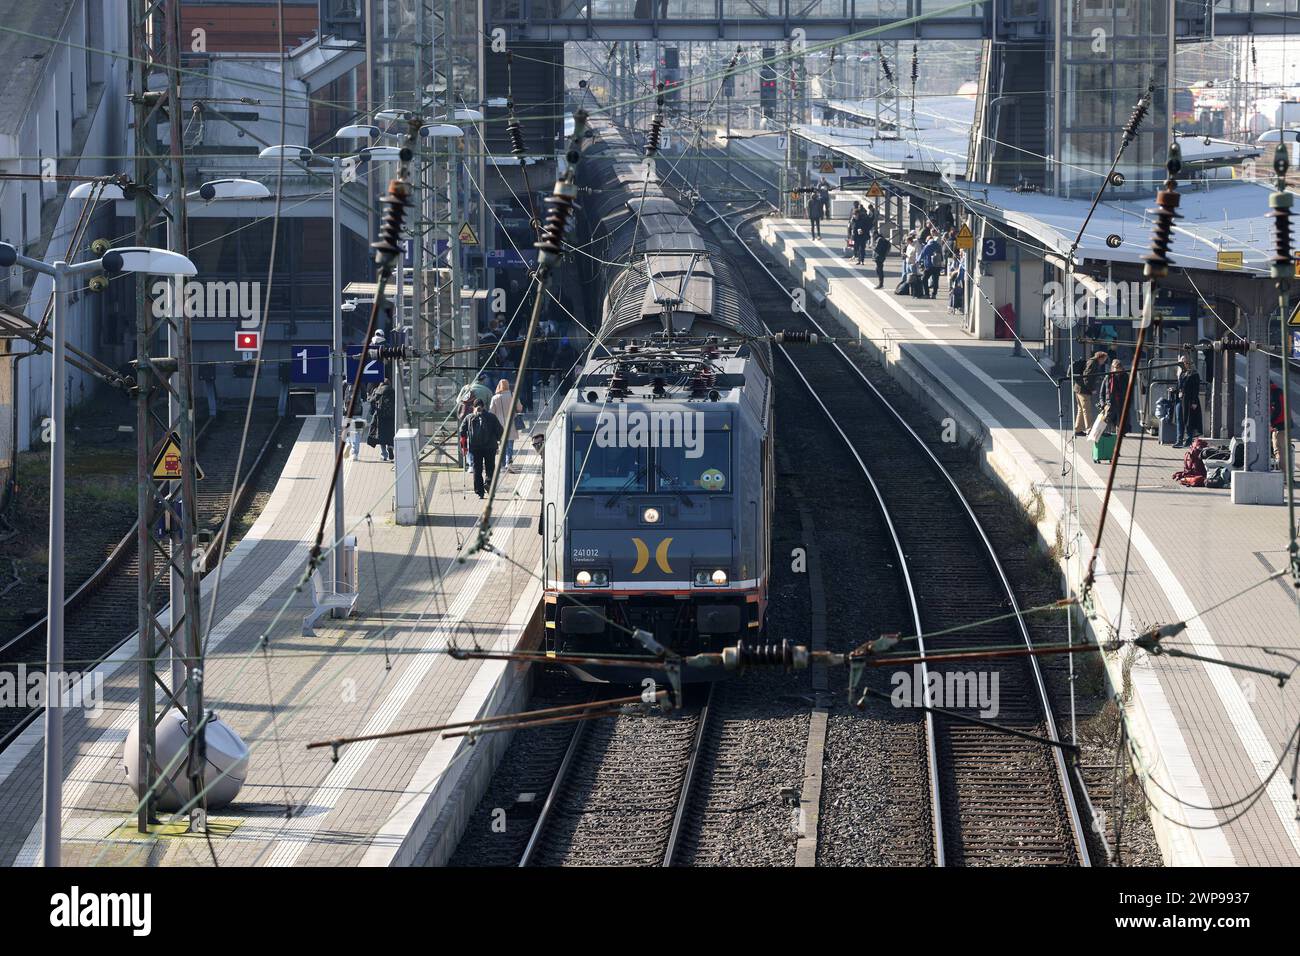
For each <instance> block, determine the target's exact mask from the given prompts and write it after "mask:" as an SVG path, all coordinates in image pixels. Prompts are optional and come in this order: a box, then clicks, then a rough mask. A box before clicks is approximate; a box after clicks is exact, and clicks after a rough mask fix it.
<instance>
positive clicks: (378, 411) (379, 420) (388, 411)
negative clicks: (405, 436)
mask: <svg viewBox="0 0 1300 956" xmlns="http://www.w3.org/2000/svg"><path fill="white" fill-rule="evenodd" d="M370 407H371V409H372V412H371V419H370V435H369V437H368V438H367V440H366V444H368V445H371V446H376V445H377V446H378V447H379V455H380V457H381V458H382V459H383V460H384V461H392V460H393V435H394V433H395V432H396V429H397V421H396V414H395V412H396V403H395V400H394V396H393V386H391V385H389V384H388V382H387V381H383V382H380V383H379V384H378V385H376V386H375V387H374V388H372V389H371V390H370Z"/></svg>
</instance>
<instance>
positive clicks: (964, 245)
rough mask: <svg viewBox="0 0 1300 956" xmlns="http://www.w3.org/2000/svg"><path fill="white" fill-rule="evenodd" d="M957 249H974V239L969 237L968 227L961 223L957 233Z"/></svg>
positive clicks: (971, 236)
mask: <svg viewBox="0 0 1300 956" xmlns="http://www.w3.org/2000/svg"><path fill="white" fill-rule="evenodd" d="M957 248H958V249H963V250H964V249H973V248H975V237H974V236H973V235H971V231H970V226H968V225H967V224H966V223H962V226H961V229H959V230H958V231H957Z"/></svg>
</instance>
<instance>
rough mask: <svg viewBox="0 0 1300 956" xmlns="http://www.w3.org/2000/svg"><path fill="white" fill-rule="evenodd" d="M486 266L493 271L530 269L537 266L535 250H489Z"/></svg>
mask: <svg viewBox="0 0 1300 956" xmlns="http://www.w3.org/2000/svg"><path fill="white" fill-rule="evenodd" d="M487 264H488V265H489V266H490V267H492V268H493V269H512V268H513V269H532V268H536V266H537V250H536V249H525V250H523V251H516V250H514V249H491V250H489V251H488V254H487Z"/></svg>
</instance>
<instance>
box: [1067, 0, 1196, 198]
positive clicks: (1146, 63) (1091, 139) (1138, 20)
mask: <svg viewBox="0 0 1300 956" xmlns="http://www.w3.org/2000/svg"><path fill="white" fill-rule="evenodd" d="M1171 5H1172V3H1171V0H1064V2H1063V3H1062V4H1061V9H1062V18H1063V21H1064V23H1063V27H1064V29H1063V31H1062V36H1061V47H1060V65H1059V70H1060V74H1059V86H1058V88H1059V89H1060V91H1061V100H1060V114H1061V122H1060V124H1059V127H1060V128H1059V159H1060V166H1059V173H1058V176H1059V178H1058V192H1059V194H1060V195H1062V196H1065V197H1069V198H1073V199H1086V198H1091V196H1092V195H1093V194H1094V193H1095V192H1096V190H1097V186H1098V185H1100V183H1101V180H1102V177H1103V176H1105V175H1106V172H1107V170H1109V169H1110V164H1111V162H1112V161H1113V160H1114V158H1115V153H1116V151H1117V150H1118V149H1119V145H1120V141H1121V138H1122V134H1121V130H1122V129H1123V127H1124V124H1125V123H1127V122H1128V118H1129V116H1130V115H1131V113H1132V112H1133V107H1134V106H1135V105H1136V104H1137V101H1138V98H1139V97H1140V96H1141V95H1142V93H1143V92H1144V91H1145V90H1146V88H1147V85H1148V84H1154V86H1155V92H1154V94H1153V101H1152V107H1151V110H1150V112H1149V113H1148V114H1147V117H1146V119H1145V120H1144V121H1143V123H1142V126H1141V128H1140V131H1139V133H1138V136H1137V138H1136V139H1135V140H1134V141H1133V143H1132V144H1130V145H1129V147H1128V149H1127V150H1126V151H1125V153H1124V158H1123V159H1122V160H1121V161H1120V164H1119V165H1118V166H1117V167H1116V172H1118V173H1120V174H1121V175H1122V176H1123V177H1124V183H1123V185H1122V186H1118V187H1115V188H1113V190H1112V191H1111V193H1110V195H1112V196H1115V197H1132V196H1139V195H1148V194H1150V193H1151V191H1152V189H1153V188H1154V186H1155V184H1156V183H1157V182H1158V179H1157V177H1158V176H1159V175H1160V173H1159V170H1160V167H1162V166H1163V164H1164V159H1165V155H1166V153H1167V151H1168V149H1169V133H1168V128H1169V106H1168V96H1167V94H1166V81H1167V78H1168V72H1169V57H1170V44H1169V28H1170V27H1169V23H1170V18H1169V9H1170V6H1171Z"/></svg>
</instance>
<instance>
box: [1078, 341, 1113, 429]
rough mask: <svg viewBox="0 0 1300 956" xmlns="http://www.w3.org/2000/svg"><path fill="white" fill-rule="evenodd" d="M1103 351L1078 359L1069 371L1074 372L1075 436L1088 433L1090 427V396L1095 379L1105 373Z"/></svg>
mask: <svg viewBox="0 0 1300 956" xmlns="http://www.w3.org/2000/svg"><path fill="white" fill-rule="evenodd" d="M1107 358H1109V356H1108V355H1107V354H1106V353H1105V352H1095V353H1093V356H1092V358H1090V359H1087V360H1086V361H1085V360H1084V359H1078V360H1077V361H1076V362H1075V363H1074V367H1073V368H1072V369H1071V371H1072V372H1073V373H1074V404H1075V409H1076V410H1075V414H1074V434H1075V436H1076V437H1078V436H1080V435H1086V434H1088V429H1090V428H1091V427H1092V415H1093V410H1092V397H1093V395H1095V394H1096V392H1097V380H1098V379H1099V378H1101V376H1102V375H1103V374H1104V373H1105V369H1106V359H1107Z"/></svg>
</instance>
